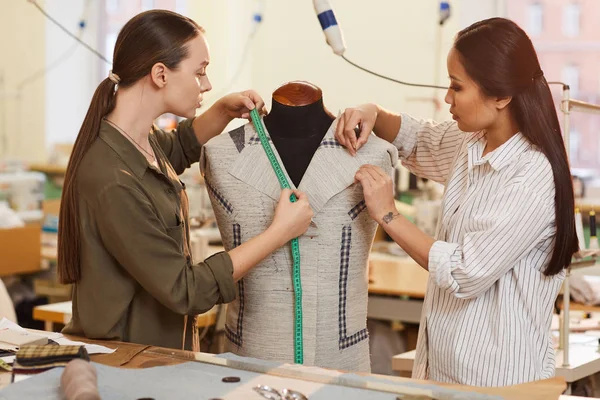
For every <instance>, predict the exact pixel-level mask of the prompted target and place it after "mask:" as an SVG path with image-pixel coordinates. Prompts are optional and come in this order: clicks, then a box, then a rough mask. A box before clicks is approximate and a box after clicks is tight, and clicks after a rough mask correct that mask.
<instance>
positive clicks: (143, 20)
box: [58, 10, 204, 283]
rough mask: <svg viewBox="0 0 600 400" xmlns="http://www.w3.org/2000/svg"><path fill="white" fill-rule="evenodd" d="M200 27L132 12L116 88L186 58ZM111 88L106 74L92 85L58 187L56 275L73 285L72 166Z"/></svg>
mask: <svg viewBox="0 0 600 400" xmlns="http://www.w3.org/2000/svg"><path fill="white" fill-rule="evenodd" d="M200 32H204V30H203V29H202V28H201V27H200V26H198V25H197V24H196V23H195V22H194V21H192V20H191V19H189V18H187V17H184V16H182V15H179V14H176V13H174V12H170V11H165V10H151V11H146V12H143V13H141V14H138V15H136V16H135V17H133V18H132V19H131V20H129V21H128V22H127V23H126V24H125V26H124V27H123V28H122V29H121V31H120V32H119V36H118V37H117V42H116V44H115V50H114V54H113V72H114V73H115V74H117V75H118V77H119V79H120V81H119V84H118V87H123V88H124V87H128V86H131V85H133V84H134V83H135V82H137V81H138V80H140V79H142V78H143V77H145V76H147V75H148V74H149V73H150V71H151V70H152V67H153V66H154V65H155V64H156V63H163V64H164V65H165V66H166V67H167V68H169V69H176V68H177V67H178V65H179V63H180V62H181V61H182V60H184V59H185V58H186V57H187V56H188V48H187V46H186V44H187V42H188V41H189V40H191V39H193V38H195V37H196V36H197V35H198V34H199V33H200ZM116 89H117V86H116V84H115V83H113V81H111V80H110V79H109V78H106V79H104V80H103V81H102V82H100V85H98V88H97V89H96V91H95V93H94V96H93V97H92V101H91V103H90V107H89V109H88V111H87V114H86V116H85V119H84V120H83V123H82V125H81V129H80V130H79V134H78V135H77V139H76V140H75V144H74V147H73V152H72V154H71V158H70V159H69V165H68V166H67V172H66V175H65V182H64V186H63V192H62V199H61V207H60V215H59V225H58V277H59V279H60V281H61V282H62V283H76V282H77V281H79V279H80V277H81V269H80V260H81V254H80V252H81V238H80V230H79V206H78V202H79V199H78V195H77V170H78V168H79V165H80V164H81V161H82V160H83V158H84V156H85V154H86V153H87V151H88V150H89V148H90V147H91V146H92V144H93V143H94V141H95V140H96V139H97V138H98V134H99V130H100V123H101V122H102V118H104V117H105V116H106V115H107V114H109V113H110V112H111V111H113V109H114V108H115V93H116Z"/></svg>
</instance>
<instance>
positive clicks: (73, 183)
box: [58, 78, 116, 284]
mask: <svg viewBox="0 0 600 400" xmlns="http://www.w3.org/2000/svg"><path fill="white" fill-rule="evenodd" d="M115 86H116V85H115V83H114V82H113V81H111V80H110V79H108V78H107V79H105V80H103V81H102V82H101V83H100V85H99V86H98V88H96V91H95V92H94V96H93V97H92V102H91V104H90V108H89V109H88V111H87V114H86V115H85V119H84V120H83V124H82V125H81V129H80V130H79V134H78V135H77V139H76V140H75V144H74V146H73V152H72V153H71V158H70V159H69V164H68V165H67V172H66V174H65V182H64V185H63V190H62V197H61V203H60V213H59V219H58V279H59V281H60V282H61V283H64V284H68V283H76V282H78V281H79V279H80V278H81V269H80V261H81V236H80V234H79V196H78V195H77V170H78V169H79V165H80V164H81V161H82V160H83V157H84V156H85V154H86V153H87V151H88V150H89V149H90V147H91V146H92V144H93V143H94V141H95V140H96V138H97V137H98V134H99V131H100V124H101V122H102V119H103V118H104V117H105V116H106V115H107V114H109V113H110V112H111V111H112V110H113V109H114V108H115V95H114V93H115Z"/></svg>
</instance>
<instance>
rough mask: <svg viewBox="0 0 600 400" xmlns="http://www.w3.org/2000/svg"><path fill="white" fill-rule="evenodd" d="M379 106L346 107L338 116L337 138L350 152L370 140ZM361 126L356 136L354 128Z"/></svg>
mask: <svg viewBox="0 0 600 400" xmlns="http://www.w3.org/2000/svg"><path fill="white" fill-rule="evenodd" d="M378 112H379V107H378V106H377V104H372V103H369V104H363V105H360V106H357V107H353V108H346V110H344V113H343V114H342V115H340V117H339V118H338V123H337V126H336V128H335V138H336V139H337V141H338V142H340V144H342V145H343V146H344V147H346V148H347V149H348V151H349V152H350V154H352V155H353V156H354V155H356V152H357V151H358V150H359V149H360V148H361V147H362V146H363V145H364V144H365V143H367V140H369V136H370V135H371V131H372V130H373V127H374V126H375V122H376V121H377V113H378ZM356 126H359V127H360V134H359V136H358V138H357V137H356V132H355V131H354V128H355V127H356Z"/></svg>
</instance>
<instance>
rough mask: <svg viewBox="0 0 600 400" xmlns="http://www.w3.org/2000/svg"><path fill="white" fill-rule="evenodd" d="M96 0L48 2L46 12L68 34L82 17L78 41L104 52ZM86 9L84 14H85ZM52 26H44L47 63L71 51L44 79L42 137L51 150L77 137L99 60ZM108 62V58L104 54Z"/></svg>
mask: <svg viewBox="0 0 600 400" xmlns="http://www.w3.org/2000/svg"><path fill="white" fill-rule="evenodd" d="M102 4H103V1H98V0H52V1H48V2H47V6H46V7H47V11H48V13H49V14H50V15H52V16H53V17H54V18H55V19H56V20H58V21H59V22H60V23H61V24H62V25H64V26H65V27H66V28H67V29H69V31H71V32H73V33H76V32H78V24H79V21H80V19H81V18H82V17H84V19H85V21H86V24H87V27H86V28H85V29H84V31H83V35H82V36H81V39H82V40H83V41H84V42H85V43H87V44H89V45H90V46H91V47H92V48H94V49H98V50H100V52H104V46H103V42H100V41H99V40H98V31H99V26H98V23H99V15H100V11H101V10H100V7H101V5H102ZM86 7H88V8H87V11H86ZM74 43H75V40H74V39H72V38H70V37H69V36H67V35H66V34H65V33H64V32H63V31H61V30H60V29H59V28H57V27H56V26H55V25H54V24H52V23H50V22H47V23H46V52H47V54H48V59H49V60H55V59H57V58H58V57H59V56H62V55H64V54H65V52H68V51H69V50H73V51H72V52H71V53H70V54H71V55H70V56H69V57H68V58H67V59H66V61H65V62H64V63H62V64H61V65H60V67H57V68H56V69H54V70H53V71H51V72H50V73H49V74H48V76H47V77H46V94H45V100H46V123H45V128H46V137H45V139H46V140H45V143H46V145H47V147H48V148H51V147H52V145H53V144H55V143H72V142H73V141H74V140H75V138H76V137H77V133H78V132H79V128H80V127H81V123H82V122H83V118H84V117H85V114H86V112H87V109H88V107H89V104H90V100H91V98H92V95H93V94H94V91H95V90H96V87H97V85H98V84H99V83H100V74H99V69H100V67H102V64H101V61H100V60H99V58H98V57H97V56H96V55H94V54H92V53H91V52H90V51H88V50H87V49H85V48H84V47H83V46H81V45H74ZM104 56H106V57H107V58H108V59H109V60H110V58H111V57H112V51H111V53H110V54H104Z"/></svg>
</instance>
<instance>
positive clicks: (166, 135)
mask: <svg viewBox="0 0 600 400" xmlns="http://www.w3.org/2000/svg"><path fill="white" fill-rule="evenodd" d="M193 122H194V119H193V118H192V119H186V120H183V121H181V122H180V123H179V125H177V129H176V130H174V131H173V132H165V131H163V130H161V129H158V128H155V129H154V134H155V137H156V140H157V142H158V144H159V146H160V147H161V149H162V151H163V152H164V153H165V155H166V156H167V158H168V159H169V162H170V163H171V165H172V166H173V169H174V170H175V172H177V174H178V175H179V174H181V173H183V171H185V170H186V169H187V168H189V167H190V166H191V165H192V164H194V163H196V162H198V161H199V160H200V152H201V150H202V145H201V144H200V142H198V139H197V138H196V133H195V132H194V127H193V126H192V124H193Z"/></svg>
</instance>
